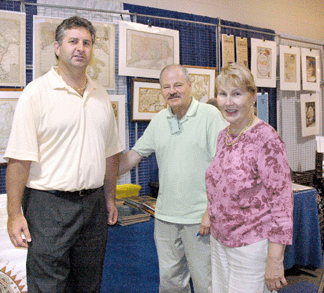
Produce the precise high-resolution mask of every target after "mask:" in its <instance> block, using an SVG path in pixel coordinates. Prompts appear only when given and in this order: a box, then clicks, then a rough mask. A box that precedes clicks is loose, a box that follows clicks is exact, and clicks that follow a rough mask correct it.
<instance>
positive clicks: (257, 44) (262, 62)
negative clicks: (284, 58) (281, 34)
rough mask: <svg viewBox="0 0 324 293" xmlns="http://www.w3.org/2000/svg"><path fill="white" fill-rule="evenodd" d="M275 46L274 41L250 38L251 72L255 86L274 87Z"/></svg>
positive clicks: (275, 77)
mask: <svg viewBox="0 0 324 293" xmlns="http://www.w3.org/2000/svg"><path fill="white" fill-rule="evenodd" d="M276 48H277V46H276V42H273V41H266V40H260V39H253V38H251V72H252V74H253V76H254V80H255V85H256V86H259V87H270V88H275V87H276V84H277V74H276V66H277V49H276Z"/></svg>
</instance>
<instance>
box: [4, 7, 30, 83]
mask: <svg viewBox="0 0 324 293" xmlns="http://www.w3.org/2000/svg"><path fill="white" fill-rule="evenodd" d="M0 26H1V39H0V40H1V41H0V86H9V87H15V86H21V87H23V86H25V85H26V14H25V13H19V12H7V11H0Z"/></svg>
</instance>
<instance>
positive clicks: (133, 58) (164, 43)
mask: <svg viewBox="0 0 324 293" xmlns="http://www.w3.org/2000/svg"><path fill="white" fill-rule="evenodd" d="M118 64H119V68H118V74H119V75H126V76H136V77H148V78H159V77H160V72H161V70H162V69H163V68H164V67H165V66H166V65H169V64H179V31H176V30H171V29H166V28H160V27H154V26H148V25H144V24H140V23H133V22H130V21H120V22H119V62H118Z"/></svg>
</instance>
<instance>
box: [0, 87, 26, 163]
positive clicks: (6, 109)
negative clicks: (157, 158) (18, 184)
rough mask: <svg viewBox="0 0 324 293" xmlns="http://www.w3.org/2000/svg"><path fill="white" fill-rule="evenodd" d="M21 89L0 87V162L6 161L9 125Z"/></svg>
mask: <svg viewBox="0 0 324 293" xmlns="http://www.w3.org/2000/svg"><path fill="white" fill-rule="evenodd" d="M21 91H22V89H18V90H17V89H0V163H6V161H5V160H4V159H3V155H4V153H5V151H6V148H7V144H8V140H9V135H10V131H11V125H12V121H13V116H14V112H15V108H16V104H17V101H18V98H19V96H20V94H21Z"/></svg>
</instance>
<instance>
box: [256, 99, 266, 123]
mask: <svg viewBox="0 0 324 293" xmlns="http://www.w3.org/2000/svg"><path fill="white" fill-rule="evenodd" d="M268 100H269V99H268V93H258V94H257V103H256V107H257V116H258V117H259V118H260V119H262V120H263V121H265V122H267V123H269V105H268Z"/></svg>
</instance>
